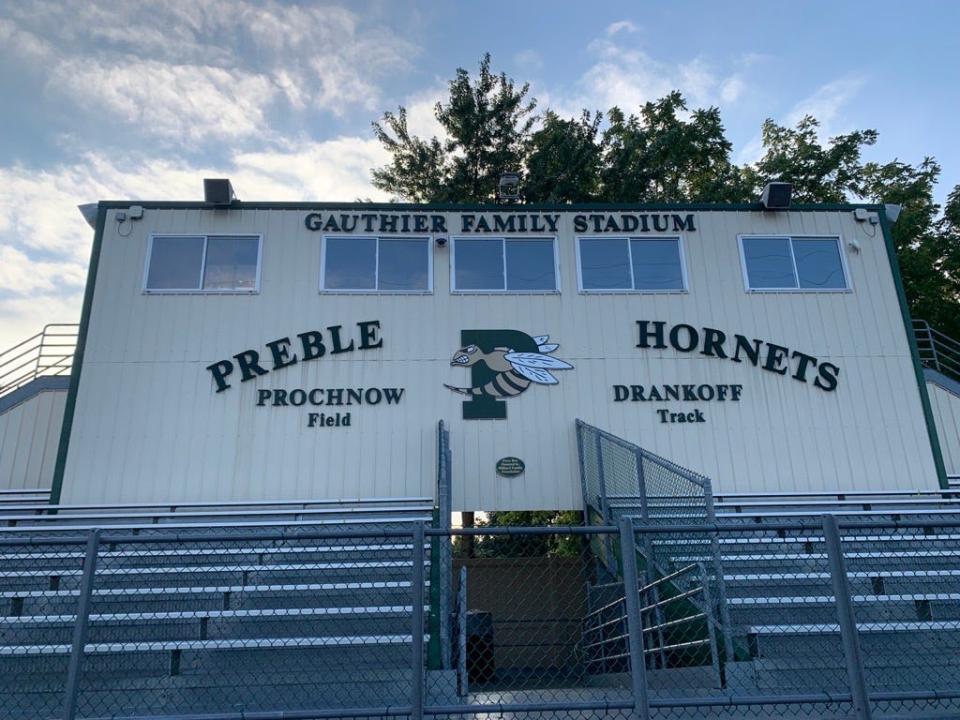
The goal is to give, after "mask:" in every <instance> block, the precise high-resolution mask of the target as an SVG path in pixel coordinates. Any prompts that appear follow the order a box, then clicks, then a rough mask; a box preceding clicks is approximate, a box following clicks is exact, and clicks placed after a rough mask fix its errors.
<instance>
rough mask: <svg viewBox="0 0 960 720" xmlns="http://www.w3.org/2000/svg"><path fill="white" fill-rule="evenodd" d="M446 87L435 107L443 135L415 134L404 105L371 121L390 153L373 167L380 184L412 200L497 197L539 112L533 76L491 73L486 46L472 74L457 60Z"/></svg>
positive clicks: (516, 167)
mask: <svg viewBox="0 0 960 720" xmlns="http://www.w3.org/2000/svg"><path fill="white" fill-rule="evenodd" d="M449 91H450V96H449V99H448V100H447V102H446V103H442V102H438V103H437V105H436V107H435V108H434V114H435V116H436V118H437V120H438V121H439V123H440V125H441V127H443V130H444V132H445V133H446V137H445V138H444V139H443V140H440V139H438V138H431V139H430V140H423V139H421V138H418V137H416V136H415V135H411V134H410V131H409V128H408V124H407V112H406V109H405V108H402V107H401V108H399V109H398V110H397V112H396V113H392V112H387V113H384V115H383V118H382V119H381V120H380V122H375V123H374V124H373V130H374V134H375V135H376V137H377V139H378V140H380V142H381V143H382V144H383V146H384V147H385V148H386V149H387V150H388V151H389V153H390V155H391V161H390V163H389V164H388V165H386V166H385V167H382V168H378V169H375V170H374V171H373V184H374V186H375V187H378V188H380V189H381V190H386V191H387V192H390V193H394V194H396V195H398V196H400V197H403V198H405V199H408V200H411V201H414V202H464V201H465V200H468V199H469V200H474V201H479V202H482V201H488V200H494V199H495V197H496V189H497V183H498V182H499V180H500V175H501V174H502V173H503V172H505V171H507V170H520V169H521V168H522V167H523V164H524V158H525V155H526V147H525V146H526V143H527V141H528V139H529V136H530V132H531V130H532V128H533V124H534V122H535V120H536V118H535V116H534V115H533V111H534V108H535V107H536V102H535V101H534V100H529V99H528V98H527V95H528V93H529V91H530V86H529V84H526V83H525V84H524V85H523V86H522V87H519V88H517V87H516V85H515V84H514V82H513V80H511V79H510V78H508V77H507V76H506V74H504V73H500V74H499V75H497V74H495V73H493V72H492V71H491V70H490V55H489V54H487V55H484V56H483V58H482V59H481V61H480V72H479V73H478V76H477V78H476V79H475V80H471V79H470V74H469V73H468V72H467V71H466V70H464V69H463V68H460V69H458V70H457V73H456V76H455V77H454V78H453V80H451V81H450V85H449Z"/></svg>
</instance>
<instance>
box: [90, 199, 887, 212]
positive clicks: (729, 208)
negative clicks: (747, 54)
mask: <svg viewBox="0 0 960 720" xmlns="http://www.w3.org/2000/svg"><path fill="white" fill-rule="evenodd" d="M99 205H100V207H101V208H107V209H111V208H122V209H126V208H129V207H130V206H131V205H139V206H140V207H142V208H144V209H146V210H212V211H215V212H230V211H236V210H307V211H311V210H313V211H315V210H378V211H380V210H383V211H386V210H394V211H397V212H416V211H420V212H431V211H432V212H501V213H502V212H511V211H513V212H566V213H576V212H591V211H596V212H614V211H618V210H622V211H624V212H635V211H649V212H655V211H669V210H687V211H690V210H702V211H713V212H765V213H771V214H774V215H776V214H780V213H784V212H853V211H854V210H857V209H858V208H863V209H866V210H872V211H873V212H880V209H881V208H882V207H883V206H882V205H876V204H867V203H821V204H805V205H793V206H791V207H790V208H789V209H787V210H767V209H765V208H764V207H763V205H761V204H760V203H650V204H647V203H636V204H631V203H583V204H575V205H569V204H557V203H553V204H551V203H531V204H529V205H526V204H516V205H498V204H496V203H464V204H459V203H389V202H388V203H380V202H370V203H367V202H242V201H239V200H238V201H236V202H234V203H232V204H231V205H228V206H223V205H213V204H211V203H207V202H203V201H196V200H193V201H189V200H183V201H179V200H173V201H167V200H154V201H148V200H101V201H100V203H99Z"/></svg>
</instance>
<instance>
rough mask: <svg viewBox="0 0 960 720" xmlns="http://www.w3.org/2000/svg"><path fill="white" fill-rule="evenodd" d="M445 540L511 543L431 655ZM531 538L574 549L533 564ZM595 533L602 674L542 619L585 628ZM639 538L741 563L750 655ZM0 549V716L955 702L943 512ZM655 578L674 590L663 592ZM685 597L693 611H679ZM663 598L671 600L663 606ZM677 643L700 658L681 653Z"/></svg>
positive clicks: (143, 537)
mask: <svg viewBox="0 0 960 720" xmlns="http://www.w3.org/2000/svg"><path fill="white" fill-rule="evenodd" d="M458 536H472V537H473V538H474V539H475V540H476V541H477V543H478V544H479V546H481V547H482V546H483V545H484V543H485V542H492V541H493V540H496V541H497V542H496V543H493V545H494V546H495V547H499V548H501V549H504V548H505V546H504V543H509V544H510V547H509V548H506V549H507V550H508V552H505V553H503V554H502V555H501V556H500V557H488V558H487V561H488V566H487V567H486V569H485V570H482V572H487V573H489V572H490V571H491V569H492V570H494V571H495V572H496V573H499V574H498V575H496V576H495V577H497V578H499V579H500V581H499V582H494V581H491V580H489V579H488V580H487V581H486V582H484V581H482V580H477V579H476V577H474V574H473V572H471V578H472V579H471V588H472V589H471V596H472V600H471V601H470V602H468V596H467V592H466V582H465V581H464V580H463V571H461V573H460V574H461V582H460V592H459V593H458V599H457V603H456V605H457V612H456V613H455V614H454V619H455V622H456V627H457V631H456V632H455V633H452V634H451V638H450V642H451V643H456V646H457V647H456V649H455V650H454V653H453V655H454V656H455V657H456V660H457V662H456V664H455V669H450V670H445V669H441V670H433V669H431V667H430V664H429V660H428V657H427V655H428V653H427V648H428V645H429V643H430V642H431V641H432V632H431V631H430V629H429V628H428V626H427V623H426V619H427V615H428V613H429V611H430V609H431V608H430V600H429V598H430V589H431V587H432V582H431V581H430V579H429V575H428V574H427V572H426V569H427V568H428V567H429V553H430V548H431V545H432V541H433V540H439V541H440V542H442V543H449V542H451V541H453V540H454V539H456V538H457V537H458ZM545 536H547V537H551V536H563V537H567V538H576V539H579V540H581V541H582V544H581V545H580V550H578V551H576V552H573V553H572V554H569V553H568V554H567V555H565V556H563V557H552V558H551V557H542V556H540V555H538V553H540V552H541V551H542V548H543V547H544V544H543V543H542V540H543V538H544V537H545ZM597 536H600V537H602V538H608V539H610V540H611V542H612V544H613V545H614V546H615V547H617V549H618V550H617V552H618V554H619V555H620V556H621V557H622V558H623V568H622V574H623V583H622V584H621V585H620V589H619V591H616V590H615V591H614V596H613V597H612V598H611V599H610V602H609V603H608V604H609V606H610V607H611V608H613V611H612V612H611V613H610V614H609V617H607V618H606V619H605V620H604V622H610V623H611V625H610V627H612V628H614V630H615V635H616V642H617V643H618V644H617V646H616V647H618V648H619V652H618V653H613V652H610V653H608V656H607V658H606V661H607V665H606V666H605V667H604V666H599V665H597V664H596V663H595V662H593V659H594V658H593V656H591V654H590V653H591V651H592V648H591V647H589V645H590V641H589V639H588V640H587V641H584V640H583V639H582V637H580V634H579V632H578V633H577V636H576V637H571V636H570V635H569V634H565V633H564V632H560V631H559V630H558V628H563V627H567V625H569V624H570V623H569V622H568V619H570V618H575V617H578V618H579V620H578V621H577V623H576V628H577V630H578V631H579V630H580V629H581V628H583V627H585V625H584V622H583V620H584V618H586V617H589V612H588V611H587V610H585V609H584V606H583V604H584V599H583V593H584V586H583V585H578V583H576V582H568V580H569V579H570V578H571V577H574V576H576V577H580V578H583V579H586V580H588V581H589V579H590V578H595V577H596V559H595V556H594V555H593V553H591V552H590V551H589V541H590V540H591V539H593V538H594V537H597ZM644 537H648V538H649V539H650V541H651V542H652V543H654V544H660V543H669V542H675V541H676V539H677V538H686V539H687V541H688V543H696V542H699V543H702V544H709V540H710V539H711V538H712V537H715V538H716V539H717V541H718V544H720V545H721V546H722V547H724V548H725V551H724V552H725V554H726V553H731V554H732V555H734V556H736V555H738V554H740V555H741V556H742V557H743V558H744V559H745V560H746V561H748V562H750V563H755V564H757V567H755V568H754V569H752V570H750V571H744V570H742V569H739V568H738V569H736V570H731V571H730V572H729V578H728V582H729V583H732V585H731V587H733V588H735V590H736V592H735V593H734V594H733V596H732V597H731V600H730V603H731V605H732V607H734V608H735V610H736V612H737V615H736V617H735V621H734V624H733V631H734V632H735V634H736V635H737V636H738V638H741V637H742V638H743V639H744V643H746V644H749V645H750V653H749V654H748V655H746V656H743V657H738V658H736V659H735V661H732V662H731V661H729V660H728V661H727V662H723V659H722V658H721V657H718V655H719V643H718V642H717V641H716V640H711V639H710V638H709V637H707V638H706V639H704V638H703V637H702V636H701V631H700V629H698V628H697V623H698V622H700V621H703V620H705V619H707V618H706V617H696V615H697V614H698V612H700V613H703V614H704V616H705V615H706V612H705V610H703V608H704V607H710V606H711V605H712V603H711V601H710V599H709V598H707V597H705V595H704V593H705V592H706V591H707V590H708V587H709V583H703V582H702V579H703V578H704V576H705V575H708V573H707V572H706V571H705V570H704V568H702V567H700V566H698V565H697V564H696V563H691V564H689V565H688V566H685V567H682V568H679V569H678V570H676V571H675V573H676V574H674V575H673V576H672V577H671V576H665V577H663V578H660V580H659V582H657V583H655V584H654V583H647V582H645V581H643V580H642V579H641V578H642V575H641V572H640V568H639V566H638V563H637V556H636V554H635V553H634V552H632V550H633V549H634V548H636V547H637V546H642V545H643V544H644V540H643V539H644ZM881 540H882V541H883V542H886V543H895V544H897V545H898V546H901V547H910V546H913V545H917V544H919V543H926V544H928V546H929V547H948V548H950V549H954V550H955V551H956V552H955V554H954V555H953V556H951V557H947V558H940V559H933V558H931V559H927V560H923V561H922V562H924V563H926V564H920V563H921V560H920V559H918V558H916V557H913V556H910V555H908V554H906V553H902V554H900V555H897V556H896V557H895V558H894V559H892V560H891V558H890V557H884V558H881V559H877V560H873V559H870V558H864V557H863V549H864V548H865V547H868V546H869V545H870V544H871V543H876V542H878V541H881ZM550 546H551V547H555V546H556V544H555V543H551V544H550ZM925 546H927V545H925ZM787 548H791V551H790V552H786V549H787ZM238 552H239V553H240V555H238V554H237V553H238ZM744 553H749V555H743V554H744ZM0 556H2V559H3V564H2V568H3V569H2V571H0V598H2V600H3V602H4V604H5V605H6V612H5V613H4V614H3V615H2V616H0V671H2V672H0V696H2V697H3V703H2V704H0V717H2V718H4V719H5V720H6V719H10V720H12V719H14V718H15V719H17V720H21V719H22V720H26V719H27V718H30V720H34V719H35V718H64V719H66V720H74V718H107V717H109V718H115V719H121V718H146V717H153V718H156V717H168V718H179V719H180V720H187V719H191V720H199V719H200V718H204V717H206V718H211V717H216V718H217V719H218V720H240V719H241V718H263V719H268V718H281V717H288V718H302V719H306V718H324V717H326V718H330V717H392V716H403V717H410V718H415V719H418V720H419V719H421V718H424V717H438V716H452V717H471V716H476V715H481V714H482V715H491V714H492V715H497V716H502V715H509V714H512V713H521V712H540V713H543V714H556V716H558V717H560V716H563V717H569V713H571V712H577V711H579V712H583V713H587V714H588V715H589V716H590V717H604V718H606V717H627V716H629V717H631V718H650V717H652V716H654V715H656V717H670V716H672V715H675V716H676V717H684V718H698V717H699V718H708V717H715V713H716V712H717V711H719V710H720V709H723V712H725V713H728V714H729V713H733V715H735V716H737V717H740V716H741V715H742V716H747V715H750V714H751V713H755V714H756V715H757V716H758V717H766V716H772V715H776V716H778V717H811V718H813V717H824V716H829V717H840V716H843V717H855V718H858V719H859V720H867V719H868V718H870V717H871V715H872V713H876V714H877V715H880V714H881V713H888V712H890V711H891V709H893V710H895V714H896V716H897V717H917V718H920V717H931V716H932V715H934V714H936V716H937V717H951V716H956V715H957V713H958V711H960V663H957V662H956V657H957V653H958V648H960V518H958V517H957V515H955V514H954V515H952V516H944V517H942V518H940V519H938V520H935V521H934V520H931V519H927V518H925V519H922V520H909V521H901V522H897V523H894V522H877V521H870V522H838V521H837V519H836V518H834V517H832V516H825V517H824V518H822V519H821V520H820V521H819V522H818V523H796V522H765V523H763V524H761V525H758V526H754V525H752V524H751V525H748V526H743V525H741V526H726V525H709V524H704V523H692V524H686V525H667V524H660V525H646V526H638V525H635V524H634V521H633V519H632V518H631V517H629V516H626V517H623V518H621V520H620V522H619V524H618V526H617V527H611V526H595V527H538V528H532V527H509V528H497V527H484V528H475V529H462V530H458V529H452V530H443V529H439V528H430V527H427V523H425V522H424V523H419V524H416V525H414V526H412V527H405V528H388V527H376V528H371V529H366V530H363V529H356V528H354V529H350V530H341V531H331V530H330V529H322V530H318V529H316V528H313V527H301V528H291V527H288V526H286V527H278V528H275V529H273V530H268V529H263V530H260V531H258V532H256V533H252V532H249V531H245V530H237V529H230V528H208V529H206V530H205V531H199V530H196V531H191V532H189V533H185V532H170V531H168V530H166V529H164V528H155V529H149V530H145V531H141V532H138V533H131V532H118V531H115V530H112V529H95V530H91V531H88V532H83V533H80V532H63V533H49V534H47V535H37V534H36V533H32V532H28V531H26V530H21V531H18V534H16V535H8V536H6V537H4V538H0ZM754 556H757V557H754ZM78 559H80V560H82V562H77V560H78ZM488 577H489V575H488ZM683 578H687V579H688V580H689V582H686V583H685V582H681V580H682V579H683ZM669 586H673V587H677V588H683V587H686V588H687V589H686V590H683V591H682V592H680V593H676V594H671V595H669V597H668V596H666V595H665V593H664V591H665V590H666V589H667V588H668V587H669ZM623 588H636V591H635V592H624V591H623ZM655 590H659V591H660V592H659V598H660V599H656V598H657V597H658V596H657V595H655V594H654V591H655ZM684 594H685V597H680V595H684ZM687 601H697V602H698V603H700V605H699V606H697V607H699V608H700V609H699V610H698V611H697V612H691V611H690V608H689V607H688V606H686V602H687ZM481 603H482V605H480V604H481ZM490 603H496V608H500V609H499V610H496V609H495V612H494V613H493V624H492V626H490V627H491V631H490V633H489V634H488V635H487V636H486V638H485V639H484V638H478V637H476V636H474V635H471V634H470V631H469V630H468V626H467V623H466V622H465V620H464V617H465V612H464V610H465V609H466V608H467V607H468V606H469V607H470V608H471V609H487V610H490V609H491V608H493V607H494V606H493V605H491V604H490ZM658 603H659V607H661V608H664V609H671V608H673V609H678V610H679V611H680V612H679V613H674V612H673V611H670V612H665V616H666V617H665V618H659V617H658V615H657V613H656V612H655V610H656V607H657V604H658ZM478 605H480V607H479V608H478ZM694 609H696V608H694ZM497 613H499V615H498V614H497ZM578 613H579V615H578ZM488 614H489V613H488ZM549 628H553V629H549ZM661 636H662V637H663V639H662V640H661ZM587 637H588V638H589V635H588V636H587ZM481 641H483V642H481ZM611 642H612V640H611ZM567 643H568V644H567ZM691 654H693V655H696V656H697V662H696V663H691V662H687V661H685V660H683V659H682V658H680V659H678V657H677V656H678V655H691ZM614 655H618V657H614ZM483 663H488V664H487V665H486V666H484V664H483ZM721 663H722V667H721ZM471 671H472V672H473V673H475V674H476V677H468V676H469V675H470V673H471ZM721 675H722V677H721ZM458 676H459V677H458ZM721 685H722V686H721ZM738 713H739V714H738Z"/></svg>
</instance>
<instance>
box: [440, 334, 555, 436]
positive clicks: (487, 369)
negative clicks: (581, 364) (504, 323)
mask: <svg viewBox="0 0 960 720" xmlns="http://www.w3.org/2000/svg"><path fill="white" fill-rule="evenodd" d="M549 339H550V336H549V335H538V336H536V337H530V336H529V335H527V334H526V333H522V332H519V331H517V330H464V331H462V332H461V342H463V343H464V345H463V347H461V348H460V349H459V350H457V351H456V352H455V353H454V354H453V359H452V360H451V361H450V365H451V366H453V367H468V368H470V372H471V387H466V388H463V387H454V386H453V385H447V384H446V383H444V387H446V388H449V389H450V390H453V392H455V393H459V394H461V395H466V396H468V397H469V398H470V400H469V401H467V402H464V403H463V417H464V419H465V420H473V419H479V418H495V419H498V418H506V416H507V410H506V403H504V402H502V400H504V399H509V398H512V397H516V396H517V395H520V394H521V393H523V392H525V391H526V390H527V389H528V388H529V387H530V385H531V384H537V385H556V384H557V383H558V382H559V380H557V378H555V377H554V376H553V374H552V373H551V372H550V371H551V370H569V369H571V368H572V367H573V365H571V364H570V363H566V362H564V361H563V360H558V359H557V358H554V357H550V355H549V353H552V352H553V351H554V350H556V349H557V348H558V347H559V345H558V344H557V343H548V342H547V340H549Z"/></svg>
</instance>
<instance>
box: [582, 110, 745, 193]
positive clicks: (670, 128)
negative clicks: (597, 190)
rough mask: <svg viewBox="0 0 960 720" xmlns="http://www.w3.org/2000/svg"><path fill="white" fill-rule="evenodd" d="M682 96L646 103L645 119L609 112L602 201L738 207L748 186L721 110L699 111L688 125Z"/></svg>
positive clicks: (618, 112)
mask: <svg viewBox="0 0 960 720" xmlns="http://www.w3.org/2000/svg"><path fill="white" fill-rule="evenodd" d="M686 111H687V104H686V101H685V100H684V99H683V96H682V95H681V94H680V93H679V92H676V91H674V92H672V93H670V94H669V95H667V96H665V97H663V98H660V99H659V100H656V101H653V102H648V103H645V104H644V105H643V106H642V107H641V108H640V113H639V115H629V116H627V115H624V113H623V111H622V110H620V108H617V107H614V108H611V109H610V111H609V112H608V113H607V117H608V119H609V126H608V127H607V129H606V130H605V131H604V132H603V138H602V146H603V166H602V168H601V170H600V184H601V186H602V188H603V189H602V199H603V200H606V201H608V202H684V201H704V200H705V199H706V198H709V200H710V201H712V202H735V201H741V200H743V199H744V196H745V193H746V190H747V188H746V186H745V185H744V183H743V180H742V178H741V173H740V171H739V169H738V168H737V167H736V166H735V165H733V164H732V163H731V161H730V151H731V149H732V146H731V144H730V141H729V140H727V138H726V135H725V130H724V127H723V123H722V122H721V121H720V111H719V110H718V109H717V108H708V109H706V110H703V109H699V110H694V111H693V112H692V113H690V118H689V119H688V120H684V119H683V118H682V117H681V115H682V114H684V113H685V112H686Z"/></svg>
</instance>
